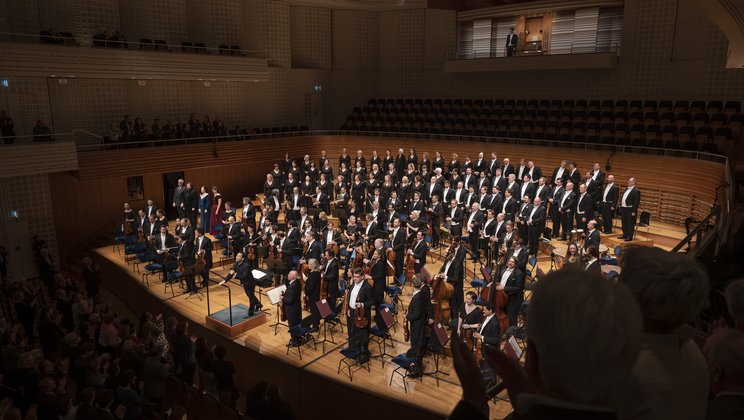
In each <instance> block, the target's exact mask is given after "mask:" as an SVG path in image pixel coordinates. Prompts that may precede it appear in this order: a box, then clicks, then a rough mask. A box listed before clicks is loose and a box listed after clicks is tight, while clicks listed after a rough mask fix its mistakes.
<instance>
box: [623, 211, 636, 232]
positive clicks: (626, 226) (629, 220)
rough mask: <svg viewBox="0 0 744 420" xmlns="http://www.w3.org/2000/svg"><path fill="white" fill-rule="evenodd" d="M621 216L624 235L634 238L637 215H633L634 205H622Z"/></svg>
mask: <svg viewBox="0 0 744 420" xmlns="http://www.w3.org/2000/svg"><path fill="white" fill-rule="evenodd" d="M620 216H621V217H622V219H621V220H622V222H623V237H624V238H626V239H627V238H630V239H632V238H633V234H634V233H635V222H636V217H635V216H633V208H632V207H621V208H620Z"/></svg>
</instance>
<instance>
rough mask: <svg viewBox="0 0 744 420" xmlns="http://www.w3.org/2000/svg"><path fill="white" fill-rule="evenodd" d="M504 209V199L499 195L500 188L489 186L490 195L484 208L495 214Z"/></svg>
mask: <svg viewBox="0 0 744 420" xmlns="http://www.w3.org/2000/svg"><path fill="white" fill-rule="evenodd" d="M503 207H504V197H503V196H502V195H501V188H500V187H499V186H498V185H495V184H494V185H493V186H491V194H489V196H488V200H486V208H487V209H493V210H494V211H495V212H496V214H499V213H501V209H502V208H503Z"/></svg>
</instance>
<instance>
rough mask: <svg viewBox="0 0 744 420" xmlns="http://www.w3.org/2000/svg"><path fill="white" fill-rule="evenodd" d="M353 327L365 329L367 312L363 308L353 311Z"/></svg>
mask: <svg viewBox="0 0 744 420" xmlns="http://www.w3.org/2000/svg"><path fill="white" fill-rule="evenodd" d="M354 326H355V327H356V328H367V311H365V310H364V308H356V309H354Z"/></svg>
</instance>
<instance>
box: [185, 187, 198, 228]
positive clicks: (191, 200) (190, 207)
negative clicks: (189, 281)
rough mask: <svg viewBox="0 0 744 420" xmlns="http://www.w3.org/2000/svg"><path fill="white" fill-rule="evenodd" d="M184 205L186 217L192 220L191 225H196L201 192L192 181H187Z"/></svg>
mask: <svg viewBox="0 0 744 420" xmlns="http://www.w3.org/2000/svg"><path fill="white" fill-rule="evenodd" d="M184 207H185V210H186V218H187V219H188V220H189V222H191V226H196V216H197V214H198V213H199V194H198V193H197V192H196V190H195V189H194V186H193V184H192V183H191V182H187V183H186V192H185V193H184Z"/></svg>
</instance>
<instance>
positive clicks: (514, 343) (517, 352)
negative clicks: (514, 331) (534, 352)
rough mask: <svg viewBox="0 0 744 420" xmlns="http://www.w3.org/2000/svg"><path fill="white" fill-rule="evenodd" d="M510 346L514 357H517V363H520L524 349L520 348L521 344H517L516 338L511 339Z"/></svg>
mask: <svg viewBox="0 0 744 420" xmlns="http://www.w3.org/2000/svg"><path fill="white" fill-rule="evenodd" d="M508 344H509V347H511V349H512V351H514V356H516V357H517V361H519V360H520V359H521V358H522V348H521V347H519V344H517V340H516V339H515V338H514V336H511V337H509V341H508Z"/></svg>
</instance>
